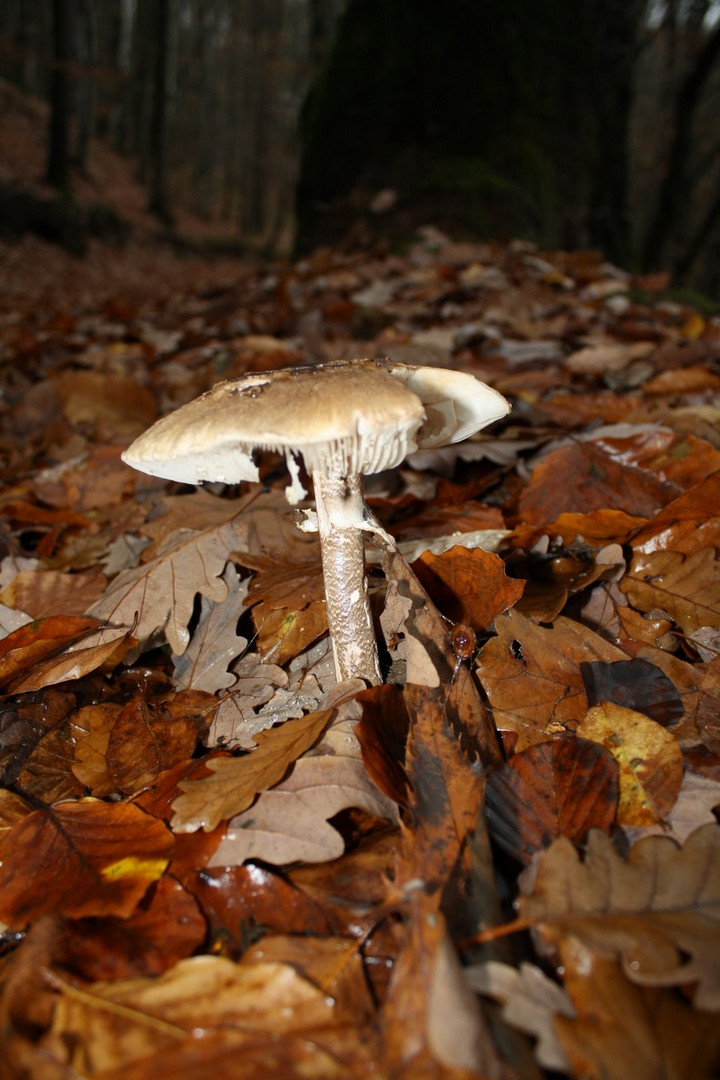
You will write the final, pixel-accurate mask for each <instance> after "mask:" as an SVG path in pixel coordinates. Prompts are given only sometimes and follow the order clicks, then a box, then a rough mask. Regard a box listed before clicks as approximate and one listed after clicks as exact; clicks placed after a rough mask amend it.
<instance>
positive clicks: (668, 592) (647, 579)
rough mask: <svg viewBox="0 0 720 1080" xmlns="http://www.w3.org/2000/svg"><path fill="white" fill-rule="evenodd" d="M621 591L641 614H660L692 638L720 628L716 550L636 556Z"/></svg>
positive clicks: (718, 569) (719, 591) (719, 579)
mask: <svg viewBox="0 0 720 1080" xmlns="http://www.w3.org/2000/svg"><path fill="white" fill-rule="evenodd" d="M620 588H621V589H622V591H623V592H624V593H625V594H626V596H627V597H628V599H629V601H630V603H631V604H632V605H633V607H634V608H636V609H637V610H639V611H643V612H649V611H656V610H658V609H659V610H661V611H665V612H667V613H668V614H669V615H670V616H671V618H672V619H673V620H674V621H675V622H676V623H677V624H678V625H679V626H680V627H682V629H683V630H684V632H685V633H686V634H691V633H693V631H695V630H699V629H700V628H701V627H704V626H720V562H718V560H717V559H716V557H715V551H714V549H713V548H704V549H702V550H700V551H695V552H693V553H692V554H691V555H683V554H682V553H681V552H679V551H668V550H664V551H655V552H652V553H651V554H644V553H641V552H638V553H636V554H635V556H634V558H633V561H632V563H631V565H630V569H629V570H628V573H627V574H626V575H625V577H624V578H623V581H622V582H621V584H620Z"/></svg>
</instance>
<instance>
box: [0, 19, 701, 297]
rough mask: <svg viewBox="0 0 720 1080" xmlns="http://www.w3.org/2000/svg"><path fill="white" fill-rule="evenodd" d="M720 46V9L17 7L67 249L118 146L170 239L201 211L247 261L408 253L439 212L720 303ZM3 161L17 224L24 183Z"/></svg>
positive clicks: (467, 228)
mask: <svg viewBox="0 0 720 1080" xmlns="http://www.w3.org/2000/svg"><path fill="white" fill-rule="evenodd" d="M719 56H720V4H719V3H718V2H717V0H543V3H542V4H537V3H532V2H531V0H445V2H444V3H443V4H438V3H436V0H3V3H2V4H1V5H0V77H2V79H3V80H4V81H5V83H6V84H8V85H11V86H12V87H14V88H17V89H19V90H20V91H22V92H23V93H26V94H28V95H35V96H39V97H41V98H43V99H45V100H46V101H47V102H48V103H49V104H50V106H51V108H50V112H49V119H48V124H47V153H46V175H45V178H44V179H45V181H46V182H47V185H49V188H50V190H51V191H55V192H57V193H58V194H57V196H56V197H55V198H54V199H50V197H47V198H46V202H48V205H49V204H50V203H51V204H52V207H53V212H54V213H57V214H58V215H61V216H62V215H65V216H66V220H64V224H63V227H62V228H58V230H57V231H58V235H59V236H60V237H61V239H62V238H64V241H65V242H67V241H68V225H67V222H68V221H69V222H70V226H69V231H70V233H72V231H73V229H80V228H82V227H85V225H83V222H84V223H85V224H86V222H87V217H84V218H83V217H82V216H81V215H78V213H77V207H76V206H75V203H74V197H73V176H74V175H76V174H77V173H78V171H79V172H83V171H86V172H87V170H90V169H91V167H92V166H91V159H90V156H89V155H90V147H91V145H92V140H93V139H96V138H100V139H102V140H105V141H106V142H107V143H108V144H109V145H111V146H112V147H113V149H115V150H117V151H120V152H121V153H122V154H123V155H125V156H126V157H128V158H130V159H131V160H133V161H134V162H135V163H136V169H137V175H138V178H139V179H140V181H141V182H142V183H143V185H144V186H145V188H146V190H147V197H148V205H149V207H150V209H151V210H152V211H153V213H154V214H155V215H156V218H157V220H158V222H159V224H160V226H161V227H162V228H163V229H164V230H165V231H166V232H167V233H172V231H173V229H174V227H175V222H176V214H177V212H178V210H179V208H185V209H188V210H190V211H191V212H192V213H193V214H195V215H197V216H198V217H199V218H201V219H203V220H204V221H206V222H207V223H208V232H209V233H211V232H212V231H213V229H214V228H215V227H216V226H217V225H218V224H222V226H223V228H224V229H225V232H224V235H225V236H226V237H227V236H231V237H232V239H233V242H234V243H236V244H237V246H238V249H241V250H245V251H255V252H260V253H263V254H272V255H278V254H285V255H287V254H290V253H296V254H297V253H301V252H303V251H306V250H309V249H310V248H312V247H315V246H317V245H319V244H331V245H338V244H340V243H351V242H352V243H367V242H372V241H373V240H375V239H377V238H378V237H381V238H383V239H385V240H387V241H388V242H390V243H393V244H397V245H402V243H403V242H404V241H405V240H406V239H407V237H408V236H409V235H411V233H412V231H413V229H414V228H416V227H417V226H418V225H420V224H423V223H426V222H432V223H433V224H435V225H438V226H439V227H441V228H444V229H446V230H447V231H448V232H450V233H451V234H452V235H454V236H459V237H463V236H477V237H488V236H491V237H495V238H498V239H507V238H510V237H514V236H523V237H527V238H530V239H533V240H535V241H537V242H539V243H540V244H542V245H544V246H547V247H552V248H561V247H562V248H580V247H596V248H600V249H601V250H602V251H603V252H604V253H605V254H606V255H607V256H608V257H609V258H611V259H613V260H615V261H617V262H619V263H620V264H622V265H624V266H627V267H629V268H631V269H633V270H635V271H642V272H652V271H655V270H661V269H664V270H667V271H669V272H670V274H671V275H672V279H673V281H674V282H675V283H676V284H680V285H690V286H692V287H693V288H696V289H699V290H701V291H703V292H706V293H709V294H712V295H717V293H718V291H719V290H720V124H719V123H718V115H720V110H719V107H718V106H719V105H720V63H719V60H718V58H719ZM4 164H7V163H2V162H0V217H2V216H4V218H5V219H7V218H8V217H12V216H13V215H17V213H18V206H19V205H20V204H19V203H18V199H19V198H21V197H22V195H23V193H19V192H17V191H11V190H9V185H8V181H7V179H6V176H7V175H10V176H11V172H12V170H11V169H10V170H9V172H8V170H7V169H3V168H2V166H3V165H4ZM10 164H11V163H10ZM10 186H11V185H10ZM26 194H27V193H26ZM27 198H28V199H29V198H30V196H29V195H27ZM32 198H34V199H39V198H40V196H38V195H37V194H35V195H33V196H32ZM35 210H36V211H37V207H36V208H35ZM45 210H47V206H46V207H45ZM38 213H39V211H38ZM40 216H41V217H42V214H40ZM27 219H28V221H30V222H32V220H33V212H27ZM5 224H7V221H5ZM110 225H112V226H113V227H116V228H117V229H120V230H121V227H122V222H117V221H113V222H111V223H110ZM108 227H110V226H108Z"/></svg>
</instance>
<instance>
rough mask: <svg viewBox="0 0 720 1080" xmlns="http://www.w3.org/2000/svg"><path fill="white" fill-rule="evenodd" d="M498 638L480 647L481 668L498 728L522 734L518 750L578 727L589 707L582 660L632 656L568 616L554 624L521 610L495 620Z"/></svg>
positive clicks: (480, 671)
mask: <svg viewBox="0 0 720 1080" xmlns="http://www.w3.org/2000/svg"><path fill="white" fill-rule="evenodd" d="M495 629H496V631H497V637H494V638H491V639H490V641H488V643H487V644H486V645H485V646H484V648H483V649H482V650H481V652H480V655H479V657H478V663H477V669H478V674H479V677H480V681H481V683H482V685H483V687H484V689H485V692H486V693H487V696H488V699H489V702H490V705H491V706H492V710H493V716H494V718H495V723H496V725H497V727H498V728H500V729H502V730H507V731H514V732H517V734H518V744H517V749H518V750H522V749H524V747H526V746H530V745H531V744H532V743H539V742H545V741H546V740H547V738H548V736H550V735H553V734H559V733H561V732H562V731H565V730H567V729H570V730H574V728H575V725H576V724H578V723H579V722H580V720H582V718H583V716H584V715H585V713H586V712H587V699H586V696H585V689H584V686H583V680H582V675H581V673H580V665H581V664H582V663H584V662H586V661H588V660H605V661H607V662H611V661H613V660H625V659H627V655H626V654H625V653H623V652H621V651H620V650H619V649H617V648H616V647H615V646H614V645H611V644H610V643H609V642H608V641H605V640H604V638H601V637H600V636H599V635H598V634H595V633H593V632H592V630H588V629H587V628H586V627H584V626H583V625H582V624H581V623H577V622H574V621H573V620H571V619H567V618H565V617H563V616H561V617H560V618H558V619H557V620H556V621H555V624H554V626H553V627H552V628H550V629H546V628H545V627H540V626H536V625H535V623H533V622H531V621H530V619H527V618H525V617H524V616H523V615H521V614H520V613H519V612H517V611H510V612H508V613H507V614H505V615H501V616H499V617H498V618H497V619H496V620H495Z"/></svg>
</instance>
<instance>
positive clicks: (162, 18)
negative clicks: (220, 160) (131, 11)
mask: <svg viewBox="0 0 720 1080" xmlns="http://www.w3.org/2000/svg"><path fill="white" fill-rule="evenodd" d="M155 4H156V8H155V16H156V18H155V33H154V39H155V71H154V80H153V85H154V94H153V107H152V118H151V122H150V145H151V159H150V167H151V179H150V209H151V211H152V212H153V213H154V214H157V216H158V217H159V218H160V220H161V221H163V222H165V224H170V223H171V221H172V215H171V213H170V201H169V196H168V186H167V181H168V176H167V100H168V99H167V79H168V50H169V46H170V0H155Z"/></svg>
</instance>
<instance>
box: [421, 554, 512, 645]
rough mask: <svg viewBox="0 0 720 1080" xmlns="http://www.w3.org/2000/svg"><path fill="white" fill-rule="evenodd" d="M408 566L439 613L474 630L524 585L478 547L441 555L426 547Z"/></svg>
mask: <svg viewBox="0 0 720 1080" xmlns="http://www.w3.org/2000/svg"><path fill="white" fill-rule="evenodd" d="M412 567H413V570H414V571H415V573H416V574H417V576H418V580H419V581H420V582H421V584H422V585H423V587H424V588H425V589H427V591H428V593H429V594H430V596H431V597H432V598H433V600H434V601H435V603H436V604H437V606H438V608H439V609H440V611H442V613H443V615H445V616H446V617H447V618H448V619H450V620H451V621H452V622H456V623H467V624H468V625H469V626H472V627H473V628H474V629H476V630H485V629H487V628H488V627H489V626H490V625H491V623H492V622H493V620H494V619H495V617H496V616H497V615H499V614H500V613H501V612H502V611H505V610H506V609H507V608H510V607H512V606H513V604H515V603H516V601H517V600H519V599H520V597H521V596H522V594H523V589H524V587H525V583H524V582H523V581H518V580H517V579H516V578H509V577H508V576H507V574H506V573H505V564H504V563H503V561H502V559H501V558H499V556H497V555H493V554H491V553H490V552H489V551H482V550H481V549H480V548H464V547H460V546H456V547H452V548H450V549H449V551H444V552H443V553H442V555H433V554H432V553H431V552H429V551H428V552H425V554H424V555H421V556H420V558H419V559H417V560H416V562H414V563H413V564H412Z"/></svg>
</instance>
